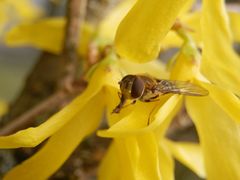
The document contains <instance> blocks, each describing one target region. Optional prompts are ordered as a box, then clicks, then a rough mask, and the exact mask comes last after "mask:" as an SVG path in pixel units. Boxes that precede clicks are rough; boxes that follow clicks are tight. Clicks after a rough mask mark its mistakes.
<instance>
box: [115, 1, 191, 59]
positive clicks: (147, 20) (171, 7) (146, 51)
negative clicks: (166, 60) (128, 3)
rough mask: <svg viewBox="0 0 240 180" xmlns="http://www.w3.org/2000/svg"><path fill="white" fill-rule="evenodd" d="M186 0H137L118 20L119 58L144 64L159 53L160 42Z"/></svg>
mask: <svg viewBox="0 0 240 180" xmlns="http://www.w3.org/2000/svg"><path fill="white" fill-rule="evenodd" d="M186 2H188V1H186V0H169V1H164V0H151V1H144V0H138V1H137V3H136V4H135V5H134V7H133V8H132V9H131V10H130V11H129V13H128V14H127V16H126V17H125V18H124V19H123V20H122V21H121V23H120V25H119V27H118V30H117V33H116V37H115V45H116V50H117V52H118V53H119V54H121V56H122V57H126V58H128V59H130V60H133V61H137V62H146V61H149V60H152V59H154V58H156V57H157V56H158V54H159V50H160V45H161V40H162V39H163V38H164V36H165V35H166V34H167V32H168V31H169V30H170V29H171V27H172V25H173V24H174V22H175V20H176V17H177V15H178V13H179V12H180V10H181V8H182V7H183V6H184V4H185V3H186Z"/></svg>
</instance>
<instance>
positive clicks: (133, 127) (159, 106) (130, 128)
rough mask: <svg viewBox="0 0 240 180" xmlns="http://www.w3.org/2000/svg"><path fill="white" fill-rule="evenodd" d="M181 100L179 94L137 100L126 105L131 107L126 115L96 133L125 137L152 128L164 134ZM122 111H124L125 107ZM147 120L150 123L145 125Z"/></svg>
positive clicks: (103, 135) (105, 135)
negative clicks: (148, 99) (149, 100)
mask: <svg viewBox="0 0 240 180" xmlns="http://www.w3.org/2000/svg"><path fill="white" fill-rule="evenodd" d="M181 100H182V98H181V96H178V95H173V96H171V97H170V98H169V99H168V96H162V98H161V100H160V101H159V102H152V103H142V102H137V103H136V104H134V105H132V107H128V108H132V109H130V113H128V115H125V116H123V117H122V116H119V118H122V119H118V120H116V119H115V121H117V122H116V123H115V124H113V125H112V126H111V127H110V128H109V129H107V130H101V131H98V135H99V136H102V137H126V136H130V135H136V134H142V133H146V132H149V131H153V130H154V129H156V130H157V131H158V133H159V134H164V133H165V130H166V128H167V126H168V124H169V122H170V120H171V119H172V118H173V116H174V115H175V114H176V112H177V110H178V109H179V107H180V104H181V102H182V101H181ZM126 110H127V108H126ZM122 111H125V109H123V110H122ZM121 113H123V112H121ZM121 113H120V114H121ZM111 116H117V117H116V118H118V114H112V115H111ZM110 118H111V117H110ZM148 121H151V122H152V123H150V125H148V126H147V123H148Z"/></svg>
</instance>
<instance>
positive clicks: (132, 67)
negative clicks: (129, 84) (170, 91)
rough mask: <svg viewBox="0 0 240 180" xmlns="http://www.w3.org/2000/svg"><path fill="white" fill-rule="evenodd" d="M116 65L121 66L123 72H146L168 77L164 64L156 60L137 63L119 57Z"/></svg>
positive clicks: (163, 77) (164, 77)
mask: <svg viewBox="0 0 240 180" xmlns="http://www.w3.org/2000/svg"><path fill="white" fill-rule="evenodd" d="M118 65H119V67H120V68H122V71H123V73H124V74H148V75H151V76H153V77H156V78H159V79H167V78H168V77H169V74H168V72H167V71H166V70H165V66H164V65H163V64H162V63H161V62H160V61H157V60H155V61H151V62H147V63H142V64H139V63H134V62H131V61H127V60H123V59H121V60H119V61H118Z"/></svg>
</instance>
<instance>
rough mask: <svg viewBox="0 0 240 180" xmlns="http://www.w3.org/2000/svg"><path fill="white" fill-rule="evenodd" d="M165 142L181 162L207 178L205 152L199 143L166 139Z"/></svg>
mask: <svg viewBox="0 0 240 180" xmlns="http://www.w3.org/2000/svg"><path fill="white" fill-rule="evenodd" d="M165 143H167V147H168V148H169V149H170V151H171V153H172V154H173V156H174V157H175V158H176V159H177V160H178V161H179V162H181V163H182V164H184V165H185V166H187V167H188V168H189V169H191V170H192V171H193V172H195V173H196V174H197V175H198V176H199V177H201V178H206V172H205V168H204V162H203V154H202V150H201V147H200V146H199V144H195V143H184V142H173V141H170V140H166V141H165Z"/></svg>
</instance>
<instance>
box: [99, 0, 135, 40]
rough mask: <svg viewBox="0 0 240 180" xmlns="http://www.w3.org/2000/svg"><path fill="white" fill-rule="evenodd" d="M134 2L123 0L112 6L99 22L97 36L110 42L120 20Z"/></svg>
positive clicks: (132, 0) (133, 0)
mask: <svg viewBox="0 0 240 180" xmlns="http://www.w3.org/2000/svg"><path fill="white" fill-rule="evenodd" d="M135 2H136V0H123V1H122V2H120V3H119V4H118V5H117V6H116V7H115V8H113V9H112V10H111V12H110V13H109V14H108V15H107V16H106V18H104V19H103V20H102V21H101V22H100V26H99V30H98V36H99V37H100V38H103V39H104V40H105V41H108V42H111V43H112V42H113V40H114V37H115V34H116V31H117V27H118V25H119V24H120V21H121V20H122V19H123V17H124V16H126V14H127V12H128V11H129V9H130V8H131V7H132V6H133V5H134V3H135Z"/></svg>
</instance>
